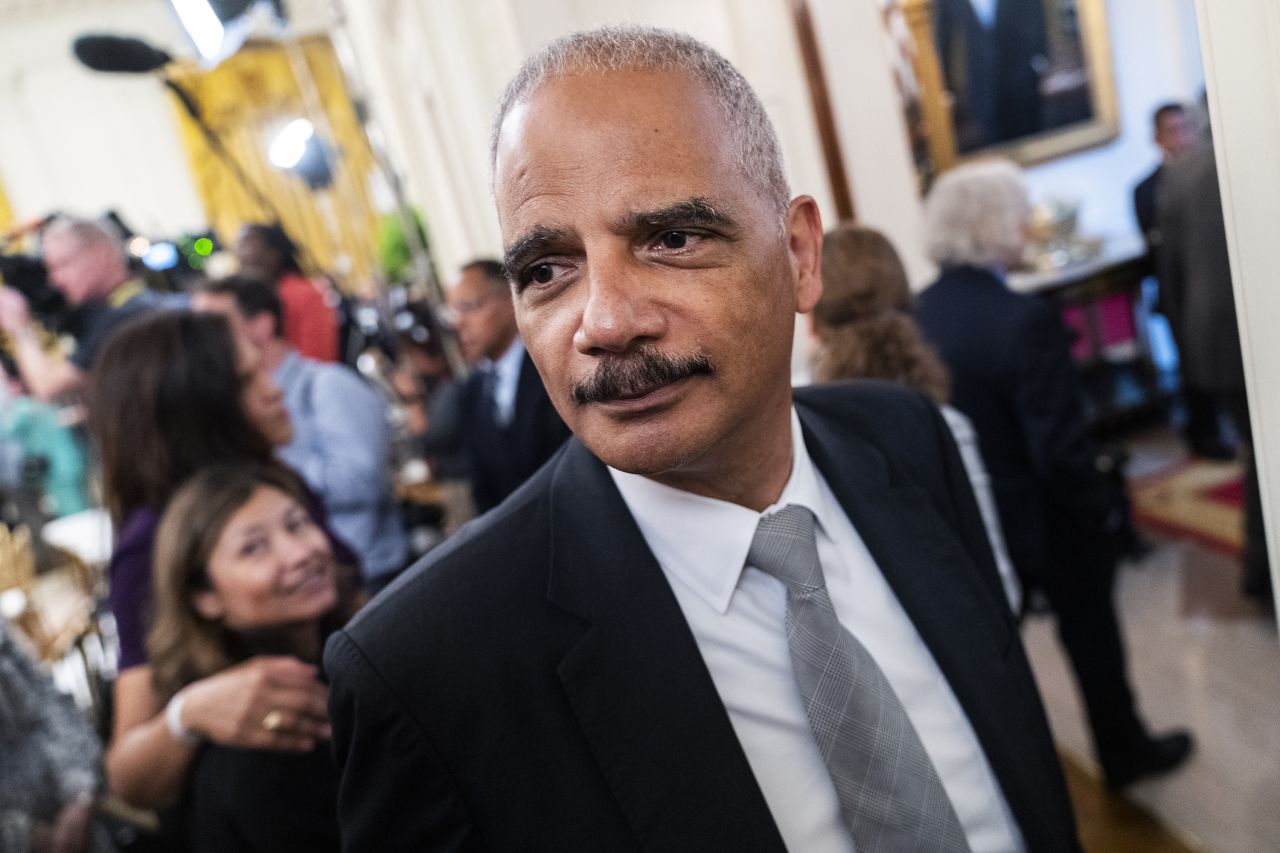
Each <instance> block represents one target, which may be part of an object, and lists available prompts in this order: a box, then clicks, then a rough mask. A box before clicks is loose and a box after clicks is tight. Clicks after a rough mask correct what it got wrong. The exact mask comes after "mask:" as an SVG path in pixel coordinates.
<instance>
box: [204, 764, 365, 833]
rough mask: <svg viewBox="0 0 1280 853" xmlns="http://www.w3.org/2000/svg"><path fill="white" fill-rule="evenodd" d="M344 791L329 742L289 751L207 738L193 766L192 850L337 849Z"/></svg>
mask: <svg viewBox="0 0 1280 853" xmlns="http://www.w3.org/2000/svg"><path fill="white" fill-rule="evenodd" d="M337 793H338V773H337V770H336V769H335V768H334V766H333V759H332V756H330V755H329V751H328V750H327V749H325V748H324V747H317V748H315V749H313V750H311V751H310V752H304V753H288V752H267V751H265V750H253V749H232V748H230V747H226V746H218V745H216V744H207V745H206V746H205V747H204V748H203V749H202V750H201V752H200V756H199V757H198V758H197V759H196V764H195V768H194V769H193V770H192V773H191V785H190V790H189V794H190V811H189V813H188V822H189V826H188V832H189V840H190V844H191V850H192V851H193V853H291V851H298V853H326V851H330V850H332V851H334V853H337V851H338V850H339V849H341V839H340V838H339V836H338V816H337V814H336V811H335V801H336V800H337Z"/></svg>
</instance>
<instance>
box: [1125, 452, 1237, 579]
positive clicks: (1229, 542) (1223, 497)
mask: <svg viewBox="0 0 1280 853" xmlns="http://www.w3.org/2000/svg"><path fill="white" fill-rule="evenodd" d="M1130 493H1131V495H1132V498H1133V512H1134V520H1135V521H1136V522H1137V523H1138V524H1139V525H1141V526H1143V527H1147V528H1150V529H1152V530H1155V531H1158V532H1160V533H1164V534H1166V535H1168V536H1174V537H1178V538H1182V539H1189V540H1192V541H1194V542H1198V543H1200V544H1201V545H1204V546H1206V547H1208V548H1212V549H1213V550H1215V551H1219V552H1221V553H1224V554H1227V555H1229V556H1232V557H1239V556H1240V554H1241V551H1242V549H1243V547H1244V519H1243V509H1242V507H1243V504H1244V487H1243V483H1242V479H1241V468H1240V465H1239V464H1238V463H1236V462H1206V461H1203V460H1198V459H1197V460H1190V461H1186V462H1181V463H1179V464H1177V465H1174V466H1173V467H1171V468H1168V469H1166V470H1164V471H1160V472H1158V473H1155V474H1152V475H1150V476H1147V477H1143V478H1141V479H1138V480H1135V481H1134V482H1132V483H1131V484H1130Z"/></svg>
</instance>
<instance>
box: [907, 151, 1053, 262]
mask: <svg viewBox="0 0 1280 853" xmlns="http://www.w3.org/2000/svg"><path fill="white" fill-rule="evenodd" d="M1030 216H1031V199H1030V196H1029V194H1028V192H1027V182H1026V180H1025V179H1024V178H1023V176H1022V170H1021V169H1019V168H1018V167H1017V166H1016V165H1014V164H1013V163H1011V162H1009V161H1008V160H984V161H980V162H977V163H969V164H966V165H964V166H957V167H956V168H954V169H951V170H950V171H948V172H944V173H943V174H942V176H941V177H939V178H938V181H937V183H935V184H934V185H933V189H932V190H931V191H930V192H929V197H928V198H927V199H926V200H925V203H924V225H925V245H926V249H927V250H928V253H929V257H931V258H933V260H934V261H936V262H937V263H939V264H942V265H944V266H965V265H967V266H975V267H993V266H1003V265H1006V264H1009V263H1011V262H1012V261H1014V260H1016V259H1017V257H1018V254H1019V253H1020V252H1021V250H1022V247H1023V245H1024V243H1025V242H1026V233H1025V228H1026V225H1027V222H1028V220H1029V219H1030Z"/></svg>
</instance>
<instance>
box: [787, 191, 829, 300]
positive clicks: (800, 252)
mask: <svg viewBox="0 0 1280 853" xmlns="http://www.w3.org/2000/svg"><path fill="white" fill-rule="evenodd" d="M786 232H787V234H786V236H787V254H788V255H789V256H790V259H791V278H792V283H793V286H794V288H795V299H796V312H797V313H799V314H807V313H809V312H810V311H812V310H813V306H815V305H817V304H818V300H819V299H821V298H822V214H821V213H820V212H819V211H818V203H817V202H816V201H814V200H813V197H812V196H807V195H802V196H797V197H796V198H795V199H794V200H792V202H791V205H790V206H789V207H788V208H787V219H786Z"/></svg>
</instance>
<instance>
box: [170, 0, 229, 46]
mask: <svg viewBox="0 0 1280 853" xmlns="http://www.w3.org/2000/svg"><path fill="white" fill-rule="evenodd" d="M171 2H172V3H173V10H174V11H175V12H177V13H178V20H180V21H181V22H182V28H183V29H184V30H186V31H187V35H189V36H191V40H192V41H193V42H195V45H196V50H198V51H199V52H200V57H201V58H202V59H204V60H206V61H211V60H213V59H216V58H217V57H218V55H219V53H221V51H222V37H223V36H224V35H226V29H225V28H224V27H223V26H222V21H220V20H218V16H217V14H215V13H214V11H213V7H212V6H210V5H209V3H208V0H171Z"/></svg>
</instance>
